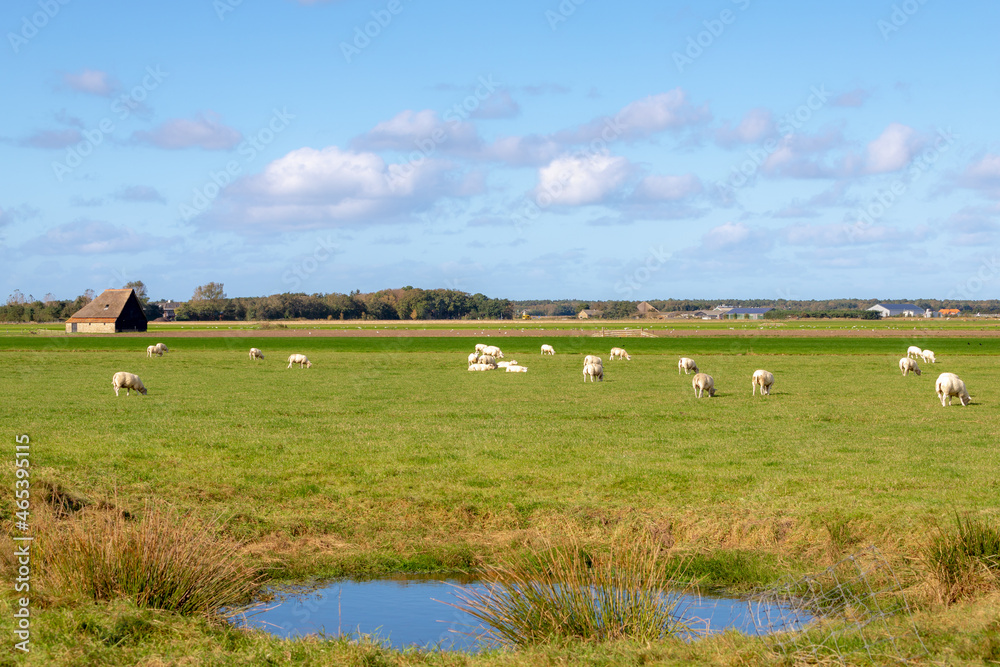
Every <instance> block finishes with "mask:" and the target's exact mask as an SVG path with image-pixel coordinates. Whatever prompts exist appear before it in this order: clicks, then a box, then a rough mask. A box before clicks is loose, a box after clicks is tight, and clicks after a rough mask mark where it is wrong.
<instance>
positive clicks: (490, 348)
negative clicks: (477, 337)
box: [483, 345, 503, 359]
mask: <svg viewBox="0 0 1000 667" xmlns="http://www.w3.org/2000/svg"><path fill="white" fill-rule="evenodd" d="M483 354H488V355H490V356H491V357H496V358H497V359H503V352H501V351H500V348H499V347H497V346H496V345H487V346H486V347H485V348H483Z"/></svg>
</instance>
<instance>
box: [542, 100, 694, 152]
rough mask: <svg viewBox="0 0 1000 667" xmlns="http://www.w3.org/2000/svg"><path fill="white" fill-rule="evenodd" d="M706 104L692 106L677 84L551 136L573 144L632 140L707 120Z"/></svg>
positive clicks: (559, 140) (680, 128)
mask: <svg viewBox="0 0 1000 667" xmlns="http://www.w3.org/2000/svg"><path fill="white" fill-rule="evenodd" d="M711 117H712V114H711V113H710V112H709V110H708V105H703V106H700V107H694V106H692V105H691V103H690V102H689V101H688V99H687V93H685V92H684V91H683V90H681V89H680V88H674V89H673V90H670V91H667V92H665V93H659V94H657V95H650V96H648V97H644V98H642V99H641V100H636V101H634V102H630V103H629V104H627V105H625V106H624V107H623V108H622V109H621V110H620V111H619V112H618V113H617V114H615V115H614V116H604V117H601V118H597V119H594V120H592V121H591V122H589V123H586V124H585V125H581V126H580V127H578V128H576V129H573V130H566V131H563V132H558V133H556V134H555V135H553V139H555V140H556V141H558V142H560V143H562V144H564V145H573V144H580V143H587V142H591V141H603V142H605V144H609V143H611V142H613V141H621V140H635V139H642V138H645V137H649V136H652V135H654V134H657V133H659V132H662V131H664V130H675V131H677V130H682V129H684V128H686V127H689V126H693V125H699V124H701V123H704V122H706V121H708V120H710V119H711Z"/></svg>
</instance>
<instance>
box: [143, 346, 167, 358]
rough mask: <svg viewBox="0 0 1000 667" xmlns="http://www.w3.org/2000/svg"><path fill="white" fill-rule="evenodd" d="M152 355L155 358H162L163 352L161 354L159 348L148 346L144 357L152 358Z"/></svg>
mask: <svg viewBox="0 0 1000 667" xmlns="http://www.w3.org/2000/svg"><path fill="white" fill-rule="evenodd" d="M154 354H155V355H156V356H158V357H162V356H163V352H161V351H160V348H158V347H156V346H155V345H150V346H149V347H147V348H146V357H147V358H148V357H152V356H153V355H154Z"/></svg>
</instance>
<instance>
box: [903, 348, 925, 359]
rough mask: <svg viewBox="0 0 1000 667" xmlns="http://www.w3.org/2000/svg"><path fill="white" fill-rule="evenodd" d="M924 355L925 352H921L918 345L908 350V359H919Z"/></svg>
mask: <svg viewBox="0 0 1000 667" xmlns="http://www.w3.org/2000/svg"><path fill="white" fill-rule="evenodd" d="M923 353H924V351H923V350H921V349H920V348H919V347H917V346H916V345H911V346H910V347H908V348H906V356H907V358H908V359H919V358H920V355H922V354H923Z"/></svg>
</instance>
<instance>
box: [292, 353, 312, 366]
mask: <svg viewBox="0 0 1000 667" xmlns="http://www.w3.org/2000/svg"><path fill="white" fill-rule="evenodd" d="M292 364H298V365H299V368H312V362H311V361H309V359H307V358H306V355H304V354H293V355H291V356H290V357H288V367H289V368H291V367H292Z"/></svg>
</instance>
